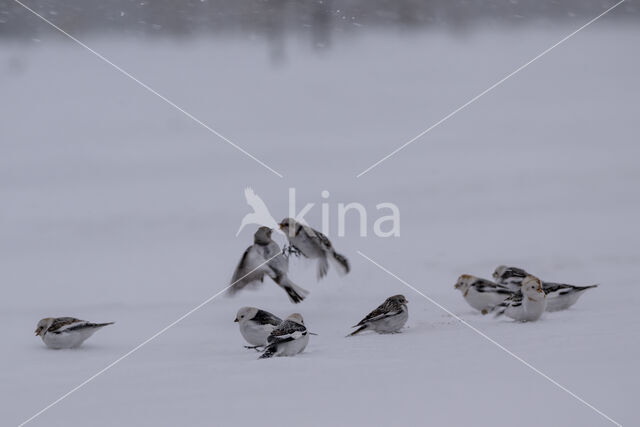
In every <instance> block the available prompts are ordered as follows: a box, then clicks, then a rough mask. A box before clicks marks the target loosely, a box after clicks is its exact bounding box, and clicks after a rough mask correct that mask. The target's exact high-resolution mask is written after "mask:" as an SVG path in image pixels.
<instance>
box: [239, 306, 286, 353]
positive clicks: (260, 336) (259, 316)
mask: <svg viewBox="0 0 640 427" xmlns="http://www.w3.org/2000/svg"><path fill="white" fill-rule="evenodd" d="M234 322H238V326H239V327H240V333H241V334H242V336H243V337H244V339H245V340H247V342H248V343H249V344H251V345H252V347H248V346H247V348H256V347H262V346H264V345H267V338H268V337H269V334H270V333H271V332H272V331H273V330H274V329H275V328H276V326H278V325H279V324H280V323H282V319H280V318H279V317H278V316H276V315H274V314H271V313H269V312H268V311H264V310H260V309H259V308H255V307H242V308H241V309H240V310H238V314H236V319H235V320H234Z"/></svg>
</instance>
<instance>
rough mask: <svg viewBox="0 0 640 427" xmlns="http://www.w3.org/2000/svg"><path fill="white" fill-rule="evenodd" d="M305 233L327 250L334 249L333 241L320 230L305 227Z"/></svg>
mask: <svg viewBox="0 0 640 427" xmlns="http://www.w3.org/2000/svg"><path fill="white" fill-rule="evenodd" d="M304 231H305V233H307V236H309V238H310V239H311V240H313V241H314V242H315V243H316V244H317V245H318V246H320V247H321V248H322V249H324V250H325V251H331V250H333V246H331V241H330V240H329V238H328V237H327V236H325V235H324V234H322V233H321V232H319V231H318V230H314V229H313V228H311V227H308V226H307V227H304Z"/></svg>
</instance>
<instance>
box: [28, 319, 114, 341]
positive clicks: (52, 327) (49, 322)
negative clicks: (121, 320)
mask: <svg viewBox="0 0 640 427" xmlns="http://www.w3.org/2000/svg"><path fill="white" fill-rule="evenodd" d="M113 323H114V322H108V323H92V322H87V321H86V320H80V319H76V318H74V317H46V318H44V319H42V320H40V321H39V322H38V326H37V327H36V331H35V333H36V336H39V337H40V338H42V341H43V342H44V343H45V345H46V346H47V347H49V348H55V349H61V348H75V347H79V346H80V345H81V344H82V343H83V342H85V340H86V339H87V338H89V337H90V336H91V335H93V334H94V333H95V332H96V331H97V330H99V329H101V328H103V327H105V326H108V325H113Z"/></svg>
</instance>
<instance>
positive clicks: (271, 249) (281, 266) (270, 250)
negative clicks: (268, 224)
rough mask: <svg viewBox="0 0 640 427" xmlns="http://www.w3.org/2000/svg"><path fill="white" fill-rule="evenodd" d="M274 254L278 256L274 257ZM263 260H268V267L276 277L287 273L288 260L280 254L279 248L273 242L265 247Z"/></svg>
mask: <svg viewBox="0 0 640 427" xmlns="http://www.w3.org/2000/svg"><path fill="white" fill-rule="evenodd" d="M276 254H280V256H276ZM273 257H275V258H273ZM264 258H265V260H267V259H268V260H270V261H269V264H268V266H269V268H271V269H272V270H273V271H274V272H275V273H276V275H277V276H282V275H284V274H287V273H288V272H289V259H288V258H287V257H285V256H284V255H283V254H282V250H281V249H280V246H279V245H278V244H277V243H276V242H274V241H273V240H272V241H270V242H269V244H268V245H267V246H266V247H265V254H264ZM272 258H273V259H272Z"/></svg>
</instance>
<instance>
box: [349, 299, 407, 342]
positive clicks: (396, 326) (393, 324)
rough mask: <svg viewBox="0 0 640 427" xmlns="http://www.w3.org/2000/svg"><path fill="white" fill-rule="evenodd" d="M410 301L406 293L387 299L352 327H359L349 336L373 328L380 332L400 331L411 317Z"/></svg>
mask: <svg viewBox="0 0 640 427" xmlns="http://www.w3.org/2000/svg"><path fill="white" fill-rule="evenodd" d="M408 303H409V301H407V299H406V298H405V297H404V295H394V296H392V297H389V298H387V299H386V301H385V302H383V303H382V304H380V305H379V306H378V308H376V309H375V310H373V311H372V312H371V313H369V314H367V317H365V318H364V319H362V320H361V321H360V322H359V323H358V324H357V325H354V326H352V328H358V329H356V330H355V331H353V332H352V333H350V334H349V335H348V336H353V335H355V334H357V333H359V332H362V331H364V330H365V329H371V330H373V331H376V332H377V333H379V334H389V333H395V332H398V331H399V330H400V329H402V327H403V326H404V324H405V323H407V319H408V318H409V309H408V308H407V304H408Z"/></svg>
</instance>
